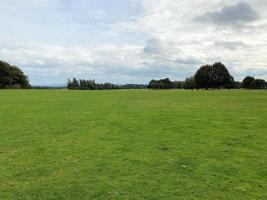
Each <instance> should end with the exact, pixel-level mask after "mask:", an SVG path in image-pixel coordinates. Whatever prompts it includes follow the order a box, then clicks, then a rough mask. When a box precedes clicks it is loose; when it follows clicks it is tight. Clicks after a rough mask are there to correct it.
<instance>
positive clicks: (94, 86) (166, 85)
mask: <svg viewBox="0 0 267 200" xmlns="http://www.w3.org/2000/svg"><path fill="white" fill-rule="evenodd" d="M4 88H31V85H30V83H29V79H28V77H27V76H26V75H25V74H24V72H23V71H22V70H21V69H19V68H18V67H16V66H13V65H10V64H8V63H7V62H4V61H0V89H4ZM35 88H36V87H35ZM42 88H43V87H42ZM67 88H68V89H71V90H112V89H143V88H149V89H210V88H217V89H223V88H224V89H232V88H244V89H267V82H266V81H265V80H263V79H255V78H254V77H251V76H247V77H245V78H244V80H243V81H242V82H238V81H235V80H234V78H233V76H232V75H231V74H230V73H229V71H228V69H227V68H226V67H225V65H224V64H222V63H220V62H217V63H214V64H213V65H203V66H201V67H200V68H199V69H198V70H197V71H196V73H195V74H194V76H192V77H188V78H186V79H185V80H184V81H171V80H170V79H169V78H165V79H160V80H151V81H150V82H149V84H148V85H144V84H126V85H116V84H112V83H96V82H95V80H85V79H79V80H78V79H77V78H73V79H72V80H70V79H68V82H67Z"/></svg>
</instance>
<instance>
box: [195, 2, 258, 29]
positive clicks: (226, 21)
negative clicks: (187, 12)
mask: <svg viewBox="0 0 267 200" xmlns="http://www.w3.org/2000/svg"><path fill="white" fill-rule="evenodd" d="M258 18H259V14H258V12H257V11H256V10H254V9H253V8H252V7H251V6H250V5H249V4H247V3H246V2H243V1H241V2H239V3H237V4H235V5H227V6H224V7H223V8H222V9H221V10H219V11H213V12H207V13H205V14H204V15H202V16H200V17H198V18H196V21H198V22H208V23H214V24H218V25H236V24H245V23H248V22H253V21H256V20H257V19H258Z"/></svg>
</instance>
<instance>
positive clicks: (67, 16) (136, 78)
mask: <svg viewBox="0 0 267 200" xmlns="http://www.w3.org/2000/svg"><path fill="white" fill-rule="evenodd" d="M266 11H267V5H266V2H265V0H250V1H238V0H231V1H230V0H216V1H210V0H197V1H193V2H191V1H188V0H157V1H154V0H97V1H95V0H75V1H74V0H38V1H37V0H27V1H22V0H2V1H1V4H0V23H1V27H0V59H1V60H5V61H7V62H9V63H11V64H14V65H18V66H19V67H21V68H22V69H23V70H24V71H25V72H26V74H27V75H28V76H29V78H30V81H31V83H32V84H33V85H53V84H64V83H65V82H66V80H67V78H71V77H73V76H76V77H77V78H86V79H95V80H96V81H97V82H113V83H147V82H148V81H149V80H150V79H152V78H164V77H169V78H171V79H173V80H183V79H185V78H186V77H187V76H191V75H193V73H194V71H195V70H196V69H197V68H198V67H199V66H200V65H202V64H207V63H213V62H216V61H222V62H223V63H225V64H226V65H227V67H228V68H229V70H230V72H231V73H232V74H233V75H234V76H235V77H236V79H238V80H241V79H242V78H243V77H244V76H245V75H254V76H256V77H259V78H265V79H267V56H266V55H267V38H266V34H267V15H266V13H267V12H266Z"/></svg>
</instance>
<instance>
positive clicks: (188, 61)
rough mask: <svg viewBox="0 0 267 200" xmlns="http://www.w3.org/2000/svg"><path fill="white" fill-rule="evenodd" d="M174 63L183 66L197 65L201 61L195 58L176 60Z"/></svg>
mask: <svg viewBox="0 0 267 200" xmlns="http://www.w3.org/2000/svg"><path fill="white" fill-rule="evenodd" d="M175 62H176V63H178V64H183V65H199V64H201V63H202V61H201V60H199V59H197V58H193V57H191V58H178V59H176V60H175Z"/></svg>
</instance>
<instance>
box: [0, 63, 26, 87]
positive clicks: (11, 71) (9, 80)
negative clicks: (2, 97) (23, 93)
mask: <svg viewBox="0 0 267 200" xmlns="http://www.w3.org/2000/svg"><path fill="white" fill-rule="evenodd" d="M3 88H30V84H29V80H28V77H27V76H26V75H25V74H24V73H23V71H22V70H21V69H19V68H18V67H16V66H12V65H10V64H8V63H6V62H3V61H0V89H3Z"/></svg>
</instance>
